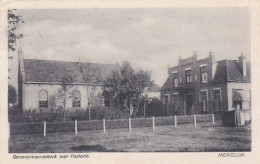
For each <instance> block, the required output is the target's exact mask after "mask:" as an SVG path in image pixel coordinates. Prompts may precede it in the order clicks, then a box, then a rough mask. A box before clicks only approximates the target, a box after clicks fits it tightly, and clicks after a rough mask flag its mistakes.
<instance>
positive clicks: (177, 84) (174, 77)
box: [173, 73, 179, 87]
mask: <svg viewBox="0 0 260 164" xmlns="http://www.w3.org/2000/svg"><path fill="white" fill-rule="evenodd" d="M178 86H179V80H178V74H177V73H174V74H173V87H178Z"/></svg>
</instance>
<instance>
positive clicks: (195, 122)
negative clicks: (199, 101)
mask: <svg viewBox="0 0 260 164" xmlns="http://www.w3.org/2000/svg"><path fill="white" fill-rule="evenodd" d="M194 125H195V127H196V126H197V121H196V115H195V114H194Z"/></svg>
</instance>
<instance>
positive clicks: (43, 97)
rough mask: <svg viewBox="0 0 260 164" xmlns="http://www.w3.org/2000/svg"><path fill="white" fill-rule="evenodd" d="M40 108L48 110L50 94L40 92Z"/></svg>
mask: <svg viewBox="0 0 260 164" xmlns="http://www.w3.org/2000/svg"><path fill="white" fill-rule="evenodd" d="M39 108H48V93H47V91H45V90H40V92H39Z"/></svg>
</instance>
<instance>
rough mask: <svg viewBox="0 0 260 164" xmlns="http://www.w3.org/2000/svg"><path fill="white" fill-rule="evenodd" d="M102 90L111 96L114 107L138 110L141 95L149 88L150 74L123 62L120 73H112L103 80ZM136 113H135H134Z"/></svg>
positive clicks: (150, 82)
mask: <svg viewBox="0 0 260 164" xmlns="http://www.w3.org/2000/svg"><path fill="white" fill-rule="evenodd" d="M104 83H105V85H104V90H106V91H107V92H108V93H109V94H106V95H109V96H111V97H110V98H111V99H112V101H113V103H114V105H116V106H118V107H120V108H121V109H127V110H129V111H130V115H132V113H133V112H134V111H131V108H132V107H135V109H138V107H137V106H138V105H139V103H140V102H141V95H142V93H144V92H145V90H146V89H147V88H148V87H150V86H151V84H152V81H151V72H148V71H144V70H141V69H134V68H133V67H132V66H131V65H130V63H129V62H127V61H126V62H123V64H122V67H121V68H120V72H118V71H114V72H113V73H112V75H111V76H109V77H107V78H106V80H105V82H104ZM135 112H136V111H135Z"/></svg>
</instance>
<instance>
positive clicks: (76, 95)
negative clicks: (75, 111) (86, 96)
mask: <svg viewBox="0 0 260 164" xmlns="http://www.w3.org/2000/svg"><path fill="white" fill-rule="evenodd" d="M80 104H81V95H80V92H79V91H77V90H75V91H73V93H72V107H80V106H81V105H80Z"/></svg>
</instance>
